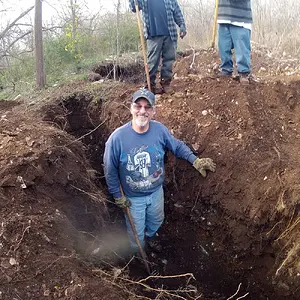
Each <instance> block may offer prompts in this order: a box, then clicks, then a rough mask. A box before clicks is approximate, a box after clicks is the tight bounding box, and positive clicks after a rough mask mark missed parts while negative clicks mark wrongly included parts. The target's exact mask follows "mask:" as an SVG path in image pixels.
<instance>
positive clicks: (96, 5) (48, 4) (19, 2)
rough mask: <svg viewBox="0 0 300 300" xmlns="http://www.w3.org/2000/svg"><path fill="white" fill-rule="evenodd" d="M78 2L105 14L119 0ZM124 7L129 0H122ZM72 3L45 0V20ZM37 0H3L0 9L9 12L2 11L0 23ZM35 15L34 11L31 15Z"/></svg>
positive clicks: (82, 0) (90, 10) (111, 9)
mask: <svg viewBox="0 0 300 300" xmlns="http://www.w3.org/2000/svg"><path fill="white" fill-rule="evenodd" d="M77 2H78V3H81V4H84V3H85V5H82V8H83V10H84V11H86V12H91V13H93V14H95V13H96V12H98V11H99V10H100V13H101V14H105V13H107V12H109V11H113V10H114V8H115V3H116V2H117V0H77ZM121 2H122V8H123V9H126V8H127V6H128V0H122V1H121ZM69 3H70V0H43V20H44V21H45V22H47V21H49V20H50V19H51V18H52V17H55V15H56V14H57V13H56V11H60V9H61V6H66V5H68V4H69ZM34 4H35V0H3V5H1V8H0V11H2V10H4V9H7V12H6V13H5V12H3V11H2V12H1V18H0V23H1V25H4V24H3V23H6V22H8V21H9V20H13V19H14V18H16V17H17V16H19V15H20V13H21V12H22V11H24V10H26V9H27V8H29V7H31V6H33V5H34ZM32 16H33V12H32V14H31V17H32Z"/></svg>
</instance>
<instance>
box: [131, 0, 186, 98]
mask: <svg viewBox="0 0 300 300" xmlns="http://www.w3.org/2000/svg"><path fill="white" fill-rule="evenodd" d="M137 2H138V7H139V9H140V10H141V11H142V13H143V22H144V36H145V38H146V40H147V52H148V53H147V56H148V66H149V75H150V84H151V91H153V92H154V93H156V92H157V91H158V90H159V89H158V88H157V87H156V83H155V80H156V72H157V69H158V66H159V63H160V59H161V58H162V66H161V71H160V83H161V86H162V89H163V91H162V92H165V93H170V92H172V88H171V86H170V83H171V80H172V75H173V74H172V69H173V63H174V61H175V59H176V49H177V38H178V33H177V26H178V27H179V29H180V33H179V35H180V38H184V37H185V35H186V27H185V22H184V18H183V14H182V12H181V9H180V7H179V5H178V2H177V0H137ZM129 6H130V9H131V10H132V11H133V12H136V9H135V3H134V0H129Z"/></svg>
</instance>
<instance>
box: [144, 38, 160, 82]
mask: <svg viewBox="0 0 300 300" xmlns="http://www.w3.org/2000/svg"><path fill="white" fill-rule="evenodd" d="M162 46H163V37H162V36H157V37H153V38H151V39H147V56H148V57H147V59H148V67H149V75H150V83H151V86H153V87H155V80H156V72H157V69H158V66H159V62H160V57H161V53H162Z"/></svg>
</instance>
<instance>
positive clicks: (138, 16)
mask: <svg viewBox="0 0 300 300" xmlns="http://www.w3.org/2000/svg"><path fill="white" fill-rule="evenodd" d="M134 5H135V11H136V17H137V22H138V26H139V33H140V39H141V44H142V52H143V58H144V66H145V73H146V78H147V86H148V90H149V91H150V92H151V84H150V75H149V67H148V62H147V54H146V52H147V50H146V43H145V39H144V34H143V23H142V19H141V14H140V11H139V5H138V2H137V0H134Z"/></svg>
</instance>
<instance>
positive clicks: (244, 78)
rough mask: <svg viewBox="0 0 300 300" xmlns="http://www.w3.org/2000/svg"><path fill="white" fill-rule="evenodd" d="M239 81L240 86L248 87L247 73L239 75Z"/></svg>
mask: <svg viewBox="0 0 300 300" xmlns="http://www.w3.org/2000/svg"><path fill="white" fill-rule="evenodd" d="M239 81H240V84H242V85H248V84H249V83H250V82H249V74H248V73H239Z"/></svg>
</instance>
